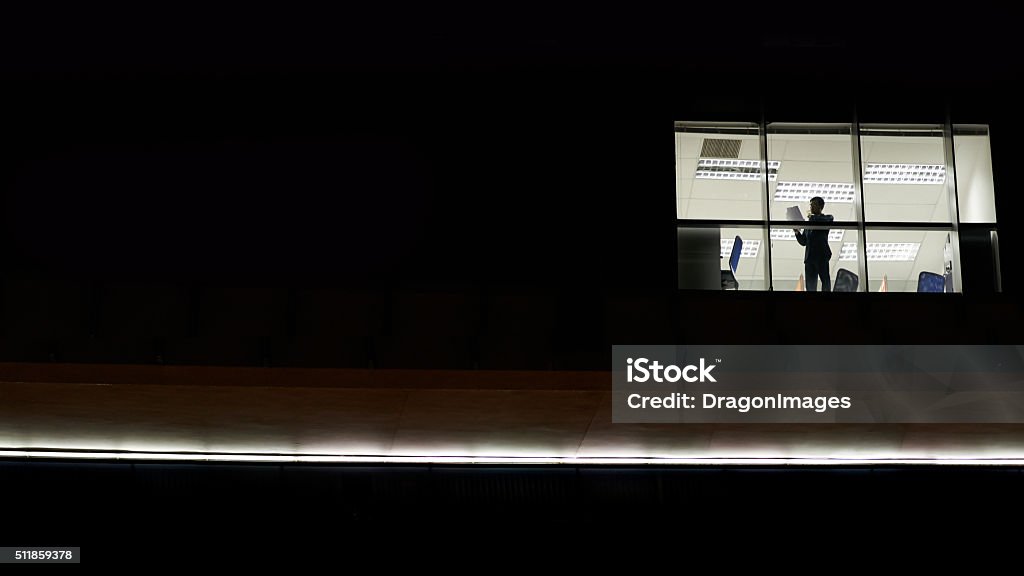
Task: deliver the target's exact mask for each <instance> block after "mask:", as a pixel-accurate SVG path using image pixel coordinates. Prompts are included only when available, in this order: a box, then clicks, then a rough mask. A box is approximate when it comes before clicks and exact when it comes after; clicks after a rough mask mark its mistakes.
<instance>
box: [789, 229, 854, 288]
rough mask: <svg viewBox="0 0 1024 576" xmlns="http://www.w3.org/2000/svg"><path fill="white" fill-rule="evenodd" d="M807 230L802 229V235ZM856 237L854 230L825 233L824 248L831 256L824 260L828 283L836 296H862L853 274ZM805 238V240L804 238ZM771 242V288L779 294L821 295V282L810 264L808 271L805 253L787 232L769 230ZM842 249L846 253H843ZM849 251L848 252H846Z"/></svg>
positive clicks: (791, 234) (795, 239)
mask: <svg viewBox="0 0 1024 576" xmlns="http://www.w3.org/2000/svg"><path fill="white" fill-rule="evenodd" d="M807 231H808V229H806V228H805V229H803V233H804V234H805V235H806V233H807ZM859 237H860V234H859V232H858V231H857V230H856V229H855V228H848V229H843V228H831V229H829V230H828V247H829V250H830V251H831V253H832V256H831V258H829V259H828V265H827V270H828V280H829V284H830V285H831V288H832V290H834V291H837V292H863V291H864V285H863V283H862V282H861V281H860V277H859V275H858V274H857V245H858V243H859ZM805 238H806V236H805ZM771 239H772V240H771V242H772V288H773V289H774V290H782V291H793V290H798V291H805V290H810V289H811V288H814V287H815V286H814V285H815V281H816V284H817V291H823V288H824V283H825V282H824V280H823V279H822V278H821V275H820V274H814V276H815V278H814V279H813V280H810V277H811V275H812V273H813V272H816V270H815V268H814V263H813V262H811V263H810V264H811V266H810V267H808V263H806V262H804V261H805V260H807V259H808V258H807V256H808V249H807V247H806V246H801V245H800V243H799V242H798V241H797V238H796V234H795V233H794V232H793V230H792V229H790V228H778V227H773V228H772V231H771ZM844 248H845V249H846V250H845V251H844ZM850 250H852V252H850Z"/></svg>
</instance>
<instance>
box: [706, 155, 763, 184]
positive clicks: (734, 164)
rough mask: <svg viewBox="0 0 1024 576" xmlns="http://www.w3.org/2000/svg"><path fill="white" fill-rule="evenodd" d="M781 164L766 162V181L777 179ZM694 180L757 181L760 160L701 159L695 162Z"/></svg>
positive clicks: (759, 176)
mask: <svg viewBox="0 0 1024 576" xmlns="http://www.w3.org/2000/svg"><path fill="white" fill-rule="evenodd" d="M780 165H781V162H778V161H776V160H772V161H769V162H768V179H769V180H771V181H775V179H776V178H778V176H779V174H778V172H779V166H780ZM695 177H696V178H704V179H712V180H759V179H760V178H761V161H760V160H736V159H733V158H701V159H699V160H697V173H696V176H695Z"/></svg>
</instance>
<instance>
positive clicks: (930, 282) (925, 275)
mask: <svg viewBox="0 0 1024 576" xmlns="http://www.w3.org/2000/svg"><path fill="white" fill-rule="evenodd" d="M945 290H946V279H945V277H943V276H942V274H936V273H934V272H921V273H920V274H918V275H917V291H918V292H944V291H945Z"/></svg>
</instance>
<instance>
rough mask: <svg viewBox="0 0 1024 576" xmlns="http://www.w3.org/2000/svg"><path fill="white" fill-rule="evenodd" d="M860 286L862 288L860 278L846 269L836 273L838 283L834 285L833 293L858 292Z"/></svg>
mask: <svg viewBox="0 0 1024 576" xmlns="http://www.w3.org/2000/svg"><path fill="white" fill-rule="evenodd" d="M858 286H860V276H857V275H856V274H854V273H853V272H850V271H849V270H847V269H846V268H840V269H839V270H837V271H836V281H835V282H834V283H833V284H832V291H833V292H856V291H857V287H858Z"/></svg>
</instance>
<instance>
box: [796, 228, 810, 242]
mask: <svg viewBox="0 0 1024 576" xmlns="http://www.w3.org/2000/svg"><path fill="white" fill-rule="evenodd" d="M793 233H794V234H796V241H797V243H798V244H800V245H801V246H807V236H805V235H804V233H803V232H802V231H800V230H797V229H796V228H793Z"/></svg>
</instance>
